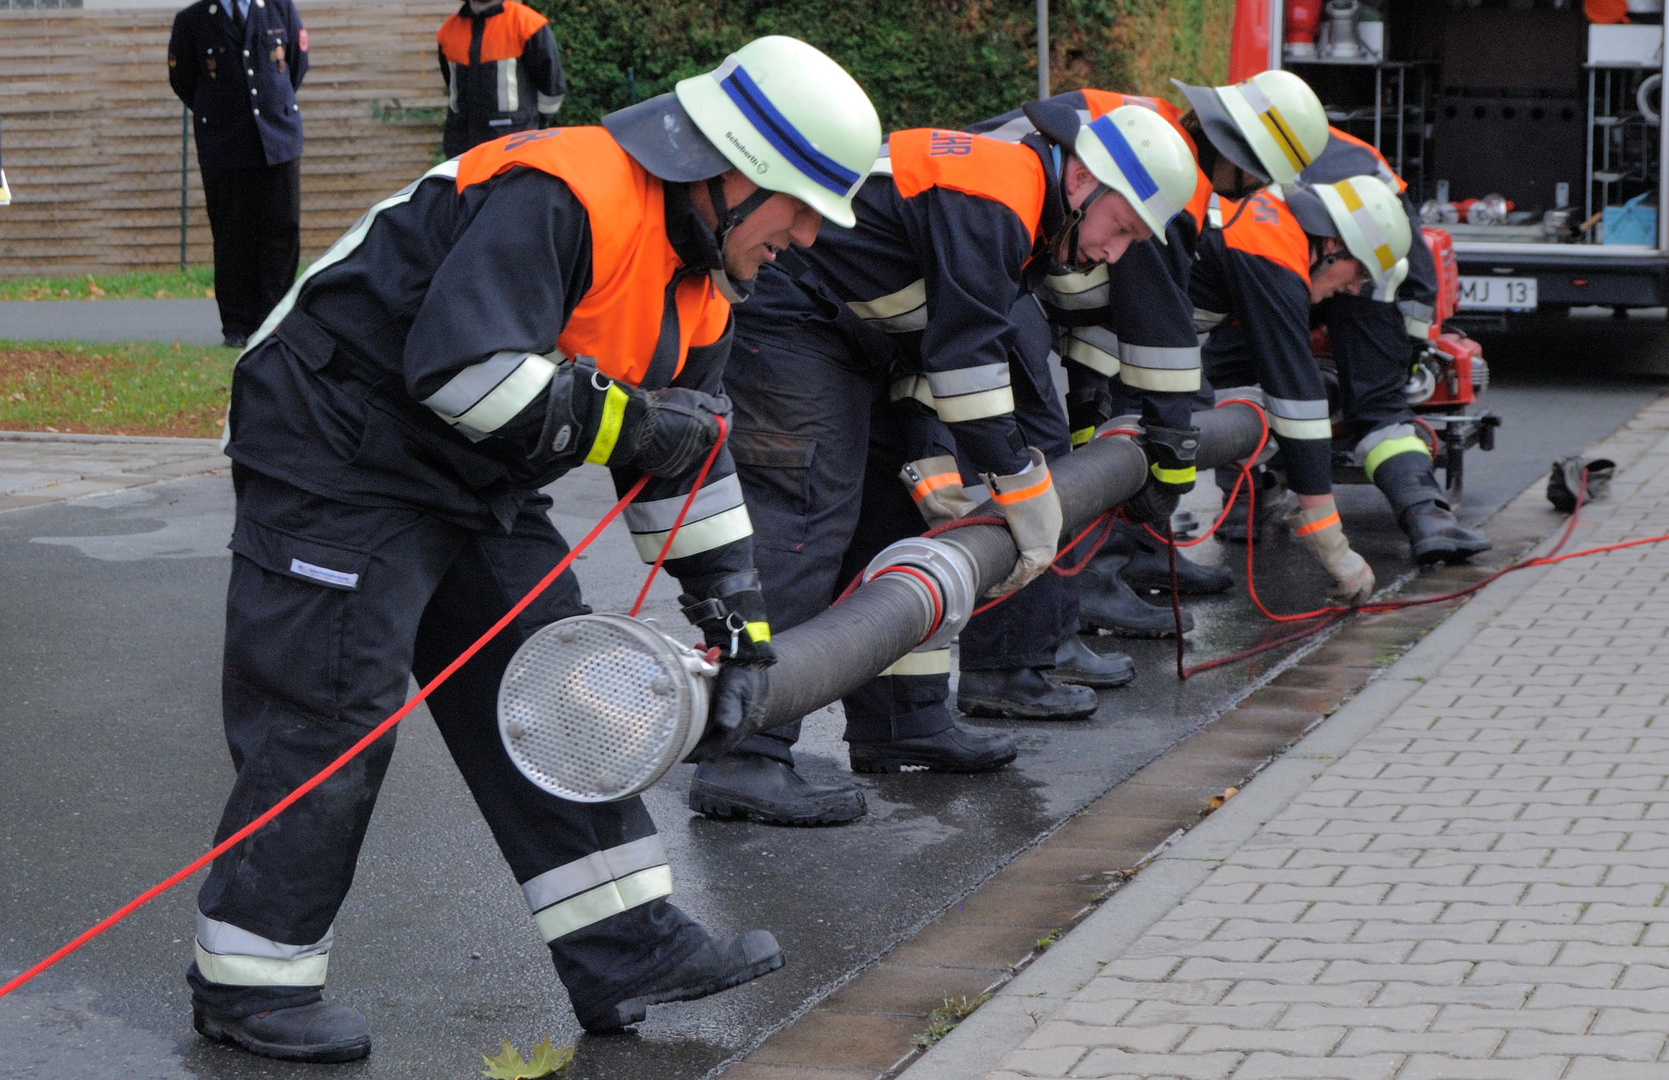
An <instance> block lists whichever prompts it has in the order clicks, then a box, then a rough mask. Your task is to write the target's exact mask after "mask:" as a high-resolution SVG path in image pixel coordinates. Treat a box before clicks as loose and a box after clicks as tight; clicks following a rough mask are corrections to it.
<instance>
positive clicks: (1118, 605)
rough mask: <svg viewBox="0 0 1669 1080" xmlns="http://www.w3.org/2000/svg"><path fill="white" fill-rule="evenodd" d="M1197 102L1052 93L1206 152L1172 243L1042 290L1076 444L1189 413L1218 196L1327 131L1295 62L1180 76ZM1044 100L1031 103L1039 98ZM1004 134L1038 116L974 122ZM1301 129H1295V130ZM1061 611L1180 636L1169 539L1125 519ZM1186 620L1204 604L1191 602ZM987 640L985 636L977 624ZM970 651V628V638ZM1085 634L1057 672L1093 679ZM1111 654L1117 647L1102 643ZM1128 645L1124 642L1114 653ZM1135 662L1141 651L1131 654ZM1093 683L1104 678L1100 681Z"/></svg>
mask: <svg viewBox="0 0 1669 1080" xmlns="http://www.w3.org/2000/svg"><path fill="white" fill-rule="evenodd" d="M1178 86H1179V87H1180V88H1181V89H1182V90H1183V91H1184V93H1185V94H1186V95H1187V97H1188V99H1189V103H1190V105H1192V106H1193V107H1192V108H1190V109H1189V110H1188V111H1186V112H1184V111H1183V110H1182V109H1180V108H1178V107H1177V106H1175V105H1173V104H1171V103H1170V102H1168V101H1165V100H1163V99H1160V98H1151V97H1141V96H1137V95H1134V94H1121V93H1117V92H1114V91H1108V90H1094V89H1086V90H1074V91H1070V92H1068V93H1065V94H1058V95H1056V96H1055V97H1053V98H1050V99H1049V100H1048V102H1046V103H1039V106H1047V107H1048V108H1050V109H1071V110H1073V111H1074V112H1076V113H1077V114H1078V116H1079V117H1080V118H1082V119H1093V118H1094V117H1097V116H1101V115H1103V114H1105V113H1107V112H1110V111H1111V110H1113V109H1116V108H1120V107H1122V106H1125V105H1139V106H1141V107H1143V108H1147V109H1152V110H1153V111H1154V112H1157V113H1158V114H1159V115H1160V116H1161V117H1163V118H1164V119H1165V120H1167V121H1169V122H1170V123H1171V124H1172V126H1173V127H1175V128H1176V129H1177V130H1178V131H1179V132H1180V133H1181V134H1182V136H1183V138H1184V140H1185V141H1186V142H1187V143H1188V146H1189V149H1190V150H1192V151H1193V153H1194V155H1195V157H1196V160H1198V161H1199V162H1200V172H1199V175H1198V177H1197V179H1196V183H1195V189H1194V194H1193V197H1192V198H1191V199H1190V200H1189V202H1188V205H1187V206H1186V207H1184V208H1183V212H1182V213H1180V214H1178V215H1177V216H1176V218H1175V219H1174V220H1173V221H1172V222H1171V225H1170V228H1169V229H1168V230H1167V237H1168V240H1169V243H1168V244H1164V245H1161V244H1158V243H1154V242H1149V243H1144V244H1140V245H1137V246H1136V247H1135V248H1134V249H1133V250H1132V251H1131V252H1129V253H1128V254H1127V255H1126V256H1125V258H1123V259H1121V260H1119V262H1117V263H1116V264H1111V265H1108V266H1101V267H1095V268H1092V269H1091V270H1089V271H1088V272H1086V273H1075V272H1073V271H1071V270H1068V269H1065V268H1061V267H1056V268H1054V269H1053V270H1051V272H1050V273H1049V275H1048V276H1046V277H1045V278H1044V279H1043V281H1042V283H1041V284H1040V285H1039V287H1038V288H1037V289H1036V291H1035V295H1036V297H1037V299H1038V301H1039V302H1040V303H1041V304H1042V305H1043V309H1044V312H1045V313H1046V314H1047V316H1048V318H1049V321H1050V323H1051V324H1052V325H1053V326H1054V327H1056V328H1057V330H1058V331H1059V332H1060V335H1061V340H1060V341H1059V343H1058V344H1059V347H1060V348H1059V351H1060V356H1061V360H1062V363H1063V367H1064V368H1065V371H1066V376H1067V405H1066V408H1067V417H1068V420H1069V422H1070V424H1071V431H1072V442H1073V445H1083V444H1084V443H1085V442H1087V441H1088V440H1089V439H1090V438H1091V437H1093V435H1094V433H1095V430H1096V429H1097V428H1098V427H1100V426H1102V425H1104V424H1106V423H1107V422H1108V421H1110V420H1112V419H1113V418H1114V417H1115V416H1116V415H1118V414H1120V413H1125V414H1130V415H1133V416H1134V415H1140V416H1142V417H1144V418H1154V417H1157V418H1159V419H1161V420H1164V421H1166V422H1169V423H1173V424H1175V423H1184V422H1186V416H1187V410H1188V409H1189V408H1191V407H1192V398H1193V395H1194V394H1195V392H1197V391H1198V390H1199V387H1200V382H1199V368H1200V360H1199V338H1198V335H1197V334H1196V333H1195V329H1194V320H1193V305H1192V304H1191V303H1190V302H1189V300H1188V294H1187V290H1188V279H1189V274H1190V273H1191V271H1192V269H1193V264H1194V259H1195V254H1196V251H1197V249H1198V245H1199V236H1200V232H1201V230H1202V229H1204V228H1205V218H1206V203H1207V201H1208V200H1209V198H1210V197H1211V195H1212V194H1213V193H1214V192H1215V193H1216V194H1219V195H1222V196H1224V197H1227V198H1242V197H1244V196H1245V195H1246V194H1247V193H1248V192H1250V191H1253V190H1256V189H1257V188H1259V187H1261V186H1263V185H1264V184H1266V183H1269V182H1271V181H1273V182H1282V181H1291V180H1292V179H1294V178H1295V177H1296V176H1297V173H1298V169H1299V168H1301V167H1302V166H1303V164H1304V163H1306V162H1308V161H1310V160H1313V159H1314V157H1315V156H1316V155H1317V154H1318V153H1320V152H1321V151H1322V148H1323V147H1324V146H1325V145H1326V144H1327V117H1326V112H1325V110H1324V109H1323V108H1322V105H1321V102H1320V101H1319V100H1318V99H1317V98H1316V96H1315V94H1314V93H1313V92H1312V91H1311V90H1310V88H1309V87H1308V86H1307V85H1306V84H1305V83H1304V82H1303V81H1302V80H1301V79H1299V78H1298V77H1297V76H1295V75H1292V74H1291V73H1289V72H1264V73H1262V74H1260V75H1257V76H1254V77H1253V78H1252V79H1250V80H1248V81H1247V82H1245V83H1242V84H1238V85H1235V86H1222V87H1190V86H1183V85H1182V84H1180V83H1179V84H1178ZM1039 106H1032V107H1031V109H1032V111H1037V110H1038V109H1039ZM973 130H975V131H988V132H989V133H990V134H992V135H993V136H995V137H1000V138H1013V139H1017V138H1020V137H1022V136H1024V135H1026V134H1027V133H1029V132H1030V131H1032V130H1033V125H1032V123H1031V121H1030V120H1029V119H1028V118H1027V116H1026V115H1025V113H1024V112H1022V111H1020V110H1016V111H1014V112H1012V113H1008V114H1005V115H1004V116H1000V117H997V118H996V119H994V120H989V121H985V122H984V123H981V124H977V125H975V126H974V128H973ZM1289 136H1290V137H1289ZM1176 579H1177V584H1178V588H1179V591H1180V592H1181V593H1183V594H1184V595H1205V594H1210V593H1216V592H1222V591H1223V590H1225V589H1227V588H1229V587H1230V585H1232V583H1233V580H1234V579H1233V576H1232V575H1231V574H1229V572H1228V571H1227V570H1226V569H1224V568H1222V567H1212V566H1202V565H1200V564H1198V563H1195V562H1194V561H1192V560H1191V559H1188V558H1187V557H1186V556H1184V555H1183V554H1182V553H1181V552H1178V553H1177V559H1176ZM1073 584H1074V585H1076V586H1077V590H1076V591H1077V595H1076V603H1075V604H1074V603H1073V602H1072V595H1071V594H1072V592H1073V590H1071V589H1070V588H1069V589H1068V605H1067V606H1068V608H1069V609H1070V610H1063V611H1062V612H1061V621H1062V625H1063V626H1064V627H1065V628H1067V629H1068V630H1072V631H1075V630H1077V629H1078V628H1079V627H1082V628H1083V629H1084V630H1086V631H1092V632H1093V631H1096V630H1106V631H1109V632H1111V633H1114V634H1118V635H1122V636H1127V637H1159V636H1170V635H1173V634H1175V632H1176V622H1175V619H1174V616H1173V614H1172V612H1171V610H1170V608H1169V605H1168V604H1167V605H1165V606H1163V607H1160V606H1155V605H1153V604H1148V603H1146V602H1144V601H1143V600H1142V599H1141V598H1140V596H1138V595H1137V594H1138V592H1140V593H1147V592H1149V591H1150V590H1158V591H1161V592H1165V593H1168V592H1169V591H1170V587H1171V564H1170V560H1169V558H1168V557H1167V554H1166V552H1165V551H1164V550H1163V549H1162V548H1161V546H1160V545H1159V544H1158V543H1157V542H1155V541H1154V540H1153V539H1152V537H1151V536H1150V535H1149V533H1148V532H1147V530H1146V529H1144V528H1142V527H1141V526H1139V525H1128V524H1121V525H1119V526H1117V527H1116V528H1115V530H1114V532H1113V535H1112V537H1111V538H1110V540H1109V542H1108V544H1107V545H1106V546H1105V547H1104V548H1103V549H1102V553H1101V554H1100V555H1099V556H1098V557H1097V558H1096V559H1094V560H1093V561H1092V563H1091V565H1090V566H1089V567H1087V568H1085V570H1084V571H1083V572H1082V573H1080V574H1079V575H1078V576H1077V577H1076V578H1074V579H1073ZM1182 626H1183V629H1184V630H1185V631H1186V630H1191V629H1192V628H1193V616H1192V615H1191V614H1190V613H1189V612H1186V611H1184V612H1183V623H1182ZM974 642H975V644H976V647H977V642H978V636H977V634H976V635H974ZM962 648H963V655H964V656H967V655H968V653H969V638H968V636H967V635H965V636H964V639H963V644H962ZM1087 651H1088V650H1086V649H1085V648H1084V646H1083V644H1082V643H1081V642H1080V641H1079V640H1078V639H1077V637H1076V635H1075V634H1071V633H1068V634H1067V636H1066V637H1065V638H1064V639H1063V642H1062V653H1061V655H1060V656H1059V657H1058V658H1057V661H1056V666H1055V671H1054V675H1053V677H1054V678H1056V679H1061V680H1063V681H1085V680H1084V678H1083V677H1082V676H1081V675H1080V674H1079V673H1078V672H1079V667H1080V665H1079V664H1078V663H1076V662H1075V659H1076V657H1078V656H1081V655H1082V654H1083V653H1084V652H1087ZM1102 655H1103V657H1104V658H1105V657H1106V656H1107V655H1109V654H1102ZM1111 655H1120V654H1111ZM1130 671H1131V673H1132V675H1133V674H1134V665H1131V666H1130ZM1091 685H1093V684H1091Z"/></svg>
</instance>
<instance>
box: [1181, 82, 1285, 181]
mask: <svg viewBox="0 0 1669 1080" xmlns="http://www.w3.org/2000/svg"><path fill="white" fill-rule="evenodd" d="M1171 85H1172V86H1174V87H1176V88H1177V89H1178V90H1180V91H1182V96H1183V97H1185V98H1187V99H1188V104H1189V105H1191V106H1193V109H1194V115H1195V116H1197V117H1199V118H1200V127H1201V128H1203V129H1204V130H1205V137H1206V138H1207V139H1210V140H1211V145H1212V146H1215V147H1216V148H1217V152H1218V153H1219V154H1222V155H1223V156H1224V157H1226V158H1228V159H1229V160H1230V161H1232V162H1234V163H1235V164H1236V165H1238V166H1239V167H1240V168H1241V170H1242V171H1244V172H1246V173H1249V174H1250V175H1252V176H1255V177H1257V178H1258V179H1259V180H1262V181H1263V182H1264V183H1266V184H1267V183H1269V173H1268V172H1267V171H1266V170H1265V169H1264V167H1263V164H1262V163H1261V162H1259V161H1258V156H1257V154H1256V153H1255V152H1253V150H1252V146H1251V144H1250V143H1248V142H1247V141H1246V140H1245V139H1244V138H1242V137H1241V135H1240V128H1239V127H1238V126H1236V124H1235V122H1234V120H1233V119H1231V118H1230V116H1229V113H1228V110H1227V109H1225V108H1223V103H1222V102H1221V101H1219V100H1218V99H1217V91H1216V90H1213V89H1212V88H1211V87H1209V86H1189V85H1188V84H1187V83H1185V82H1183V81H1182V80H1181V79H1172V80H1171Z"/></svg>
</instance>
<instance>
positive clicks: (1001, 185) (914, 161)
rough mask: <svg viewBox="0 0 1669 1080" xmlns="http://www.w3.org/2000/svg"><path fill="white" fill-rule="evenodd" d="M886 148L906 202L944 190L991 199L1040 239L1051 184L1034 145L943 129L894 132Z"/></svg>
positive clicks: (900, 192)
mask: <svg viewBox="0 0 1669 1080" xmlns="http://www.w3.org/2000/svg"><path fill="white" fill-rule="evenodd" d="M887 145H888V147H889V148H890V153H891V155H892V181H893V183H894V184H895V185H897V187H898V193H899V194H900V195H902V196H903V197H904V198H906V199H908V198H911V197H913V196H916V195H919V194H921V193H922V192H924V191H926V190H927V189H928V188H932V187H941V188H946V189H948V190H950V191H960V192H962V193H963V194H964V195H974V196H977V197H979V198H982V199H991V200H993V201H995V202H1000V203H1002V204H1003V205H1004V206H1006V207H1008V208H1009V209H1010V210H1012V211H1014V213H1015V215H1016V216H1017V217H1019V219H1020V221H1021V223H1022V224H1024V225H1025V227H1026V230H1027V231H1028V232H1030V233H1031V235H1032V238H1033V239H1034V240H1035V239H1037V238H1038V230H1039V228H1041V223H1042V221H1043V197H1044V193H1045V191H1046V190H1047V181H1046V180H1045V179H1044V175H1043V162H1042V161H1040V160H1039V159H1038V156H1037V154H1036V153H1035V152H1034V151H1033V150H1031V149H1030V148H1029V147H1026V146H1022V145H1020V144H1019V143H1010V142H1003V141H1001V140H999V139H990V138H987V137H985V136H984V135H970V134H968V133H967V132H965V131H944V130H941V129H939V128H911V129H910V130H908V131H895V132H893V133H892V134H891V135H889V136H887Z"/></svg>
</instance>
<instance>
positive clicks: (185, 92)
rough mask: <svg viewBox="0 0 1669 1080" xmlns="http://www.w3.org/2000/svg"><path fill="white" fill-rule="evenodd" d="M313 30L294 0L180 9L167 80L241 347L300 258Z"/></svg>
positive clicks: (225, 309)
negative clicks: (301, 97) (189, 137)
mask: <svg viewBox="0 0 1669 1080" xmlns="http://www.w3.org/2000/svg"><path fill="white" fill-rule="evenodd" d="M306 74H307V30H306V29H305V28H304V27H303V26H302V25H301V19H300V18H299V17H298V16H297V15H296V10H295V8H294V7H293V6H291V3H290V0H197V3H195V4H192V5H191V6H190V7H188V8H186V9H185V10H184V11H182V12H180V13H179V14H178V15H176V16H175V17H174V33H173V36H172V37H171V38H170V39H169V41H168V83H169V85H170V86H172V87H173V88H174V93H175V94H177V95H179V98H180V100H181V101H183V102H185V104H186V106H187V107H188V108H190V109H191V112H192V120H193V122H192V125H191V126H192V130H193V131H194V132H196V136H197V165H198V168H200V169H201V170H202V173H203V197H204V200H205V201H206V203H207V204H208V212H209V229H210V231H211V232H212V233H213V234H214V296H215V302H216V303H217V304H219V306H220V329H221V333H222V334H223V335H224V338H225V344H227V345H229V346H232V347H235V348H242V347H243V346H244V344H245V343H246V342H247V341H248V339H249V335H250V334H251V333H253V332H254V330H255V328H256V327H257V326H259V325H261V320H262V319H265V318H266V317H267V312H269V311H271V310H272V309H273V306H274V305H275V304H277V303H278V299H279V297H281V296H283V295H284V292H285V290H287V289H288V288H289V287H290V284H291V283H292V282H293V281H295V278H296V266H297V264H298V262H299V261H300V259H301V107H300V106H299V105H297V104H296V90H297V89H299V88H300V87H301V80H302V78H303V77H304V76H305V75H306Z"/></svg>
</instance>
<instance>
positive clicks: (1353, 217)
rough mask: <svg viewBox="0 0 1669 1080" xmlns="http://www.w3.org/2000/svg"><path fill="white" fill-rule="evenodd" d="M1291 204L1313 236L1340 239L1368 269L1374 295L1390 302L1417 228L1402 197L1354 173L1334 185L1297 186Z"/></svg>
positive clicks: (1290, 196)
mask: <svg viewBox="0 0 1669 1080" xmlns="http://www.w3.org/2000/svg"><path fill="white" fill-rule="evenodd" d="M1286 196H1287V198H1286V202H1287V206H1288V207H1289V208H1290V209H1291V210H1292V213H1293V216H1294V217H1296V218H1297V219H1298V224H1299V225H1300V226H1301V227H1302V228H1303V230H1304V231H1305V232H1306V233H1309V234H1310V235H1311V236H1332V237H1336V238H1337V239H1338V240H1339V241H1340V242H1342V243H1343V244H1344V246H1345V250H1346V251H1348V252H1350V257H1351V258H1353V259H1355V260H1356V261H1357V262H1359V263H1361V264H1362V265H1363V266H1365V267H1367V270H1368V276H1369V277H1370V278H1372V279H1373V298H1374V299H1375V300H1380V301H1383V302H1387V303H1388V302H1390V301H1391V300H1393V299H1395V298H1396V293H1397V287H1398V286H1399V285H1401V284H1402V281H1403V279H1404V278H1405V277H1407V276H1408V258H1407V256H1408V249H1409V246H1410V245H1411V244H1412V243H1413V229H1412V227H1411V226H1410V225H1409V224H1408V212H1407V211H1406V210H1405V209H1404V208H1403V205H1402V200H1401V199H1399V198H1398V197H1397V194H1396V192H1394V191H1392V190H1391V189H1390V187H1389V186H1387V185H1386V184H1385V182H1384V181H1382V180H1380V179H1378V178H1377V177H1373V176H1353V177H1351V178H1349V179H1348V180H1340V181H1339V182H1338V183H1335V184H1314V185H1309V186H1294V187H1291V188H1288V189H1287V191H1286Z"/></svg>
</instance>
